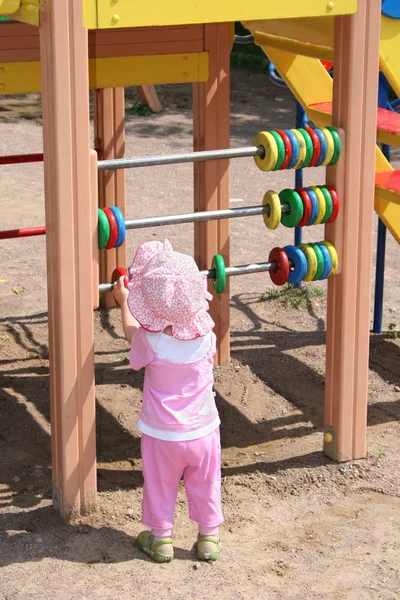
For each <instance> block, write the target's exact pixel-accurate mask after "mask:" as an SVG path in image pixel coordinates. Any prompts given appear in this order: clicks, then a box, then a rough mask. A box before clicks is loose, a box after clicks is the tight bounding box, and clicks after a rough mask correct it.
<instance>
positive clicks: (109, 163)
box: [98, 146, 265, 171]
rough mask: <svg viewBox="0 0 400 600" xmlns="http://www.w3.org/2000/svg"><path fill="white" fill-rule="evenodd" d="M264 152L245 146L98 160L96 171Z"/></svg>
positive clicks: (262, 148) (258, 147)
mask: <svg viewBox="0 0 400 600" xmlns="http://www.w3.org/2000/svg"><path fill="white" fill-rule="evenodd" d="M264 152H265V150H264V147H263V146H247V147H243V148H228V149H226V150H203V151H201V152H186V153H183V154H166V155H165V156H144V157H143V158H114V159H110V160H100V161H99V162H98V170H99V171H115V170H117V169H133V168H136V167H151V166H155V165H174V164H178V163H191V162H203V161H205V160H221V159H223V158H241V157H245V156H263V155H264Z"/></svg>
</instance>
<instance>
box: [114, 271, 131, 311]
mask: <svg viewBox="0 0 400 600" xmlns="http://www.w3.org/2000/svg"><path fill="white" fill-rule="evenodd" d="M113 296H114V300H115V302H116V303H117V304H118V306H123V305H124V304H126V302H127V301H128V296H129V290H127V289H126V287H125V285H124V277H123V276H121V277H120V278H119V279H118V280H117V281H116V283H115V285H114V289H113Z"/></svg>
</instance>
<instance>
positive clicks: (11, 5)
mask: <svg viewBox="0 0 400 600" xmlns="http://www.w3.org/2000/svg"><path fill="white" fill-rule="evenodd" d="M20 4H21V2H20V0H0V16H1V17H8V16H9V15H13V14H14V13H16V12H17V10H18V9H19V5H20Z"/></svg>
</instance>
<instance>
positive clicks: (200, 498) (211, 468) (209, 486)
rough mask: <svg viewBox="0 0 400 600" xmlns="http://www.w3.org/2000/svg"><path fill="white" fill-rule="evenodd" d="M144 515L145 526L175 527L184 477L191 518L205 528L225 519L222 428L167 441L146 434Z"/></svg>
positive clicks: (212, 526)
mask: <svg viewBox="0 0 400 600" xmlns="http://www.w3.org/2000/svg"><path fill="white" fill-rule="evenodd" d="M141 450H142V460H143V475H144V487H143V503H142V508H143V517H142V522H143V524H144V525H145V527H148V528H150V529H152V530H157V529H158V530H166V529H170V528H172V527H173V524H174V510H175V501H176V496H177V493H178V487H179V481H180V479H181V478H182V476H183V478H184V483H185V490H186V496H187V499H188V504H189V517H190V518H191V519H192V521H195V522H196V523H198V524H199V527H200V531H201V530H202V529H201V528H202V527H206V528H207V527H210V528H215V527H218V525H220V524H221V523H222V521H223V516H222V509H221V467H220V463H221V443H220V435H219V428H217V429H215V430H214V431H213V432H212V433H210V434H209V435H207V436H205V437H202V438H200V439H197V440H190V441H185V442H167V441H164V440H159V439H156V438H153V437H150V436H148V435H143V436H142V448H141Z"/></svg>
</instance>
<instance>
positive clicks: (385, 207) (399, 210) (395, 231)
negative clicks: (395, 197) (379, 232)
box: [375, 197, 400, 244]
mask: <svg viewBox="0 0 400 600" xmlns="http://www.w3.org/2000/svg"><path fill="white" fill-rule="evenodd" d="M375 210H376V212H377V213H378V215H379V217H380V218H381V219H382V221H383V222H384V223H385V225H386V227H387V228H388V229H389V231H390V233H391V234H392V235H393V237H394V239H395V240H396V242H397V243H398V244H400V204H394V203H393V202H388V201H387V200H384V199H383V198H378V197H375Z"/></svg>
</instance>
